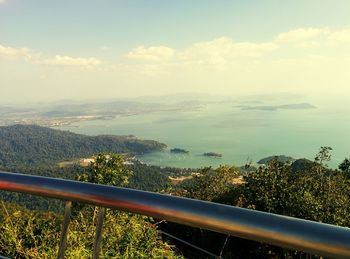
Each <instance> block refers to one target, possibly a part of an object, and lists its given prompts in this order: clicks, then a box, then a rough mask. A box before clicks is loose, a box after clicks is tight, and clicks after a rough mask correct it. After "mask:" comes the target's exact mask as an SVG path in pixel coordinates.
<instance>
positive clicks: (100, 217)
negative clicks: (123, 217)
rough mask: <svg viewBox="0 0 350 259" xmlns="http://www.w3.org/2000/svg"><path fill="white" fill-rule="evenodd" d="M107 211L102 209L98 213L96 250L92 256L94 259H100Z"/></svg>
mask: <svg viewBox="0 0 350 259" xmlns="http://www.w3.org/2000/svg"><path fill="white" fill-rule="evenodd" d="M105 212H106V209H105V208H103V207H101V208H100V209H99V211H98V218H97V225H96V235H95V240H94V250H93V254H92V259H98V258H99V256H100V246H101V239H102V226H103V220H104V217H105Z"/></svg>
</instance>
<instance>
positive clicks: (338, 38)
mask: <svg viewBox="0 0 350 259" xmlns="http://www.w3.org/2000/svg"><path fill="white" fill-rule="evenodd" d="M328 38H329V40H331V41H335V42H338V43H349V42H350V29H345V30H339V31H334V32H332V33H331V34H330V35H329V37H328Z"/></svg>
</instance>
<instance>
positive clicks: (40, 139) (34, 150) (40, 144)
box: [0, 125, 166, 167]
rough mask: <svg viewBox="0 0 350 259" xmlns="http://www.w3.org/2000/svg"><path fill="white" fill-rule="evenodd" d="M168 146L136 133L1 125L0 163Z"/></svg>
mask: <svg viewBox="0 0 350 259" xmlns="http://www.w3.org/2000/svg"><path fill="white" fill-rule="evenodd" d="M165 147H166V145H165V144H163V143H160V142H157V141H154V140H140V139H137V138H136V137H133V136H114V135H101V136H86V135H81V134H75V133H72V132H68V131H60V130H54V129H50V128H45V127H40V126H36V125H13V126H6V127H0V166H5V167H12V166H16V165H19V164H22V165H40V164H46V163H53V162H57V161H61V160H65V159H72V158H82V157H89V156H91V155H93V154H96V153H99V152H114V153H132V154H142V153H147V152H152V151H158V150H161V149H163V148H165Z"/></svg>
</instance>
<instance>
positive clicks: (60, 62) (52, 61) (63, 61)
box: [38, 55, 101, 66]
mask: <svg viewBox="0 0 350 259" xmlns="http://www.w3.org/2000/svg"><path fill="white" fill-rule="evenodd" d="M38 63H40V64H45V65H55V66H96V65H100V64H101V61H100V60H98V59H96V58H74V57H69V56H60V55H56V56H55V57H53V58H49V59H44V60H39V62H38Z"/></svg>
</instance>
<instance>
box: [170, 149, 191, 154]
mask: <svg viewBox="0 0 350 259" xmlns="http://www.w3.org/2000/svg"><path fill="white" fill-rule="evenodd" d="M170 152H171V153H176V154H188V153H189V151H188V150H185V149H182V148H172V149H170Z"/></svg>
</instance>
